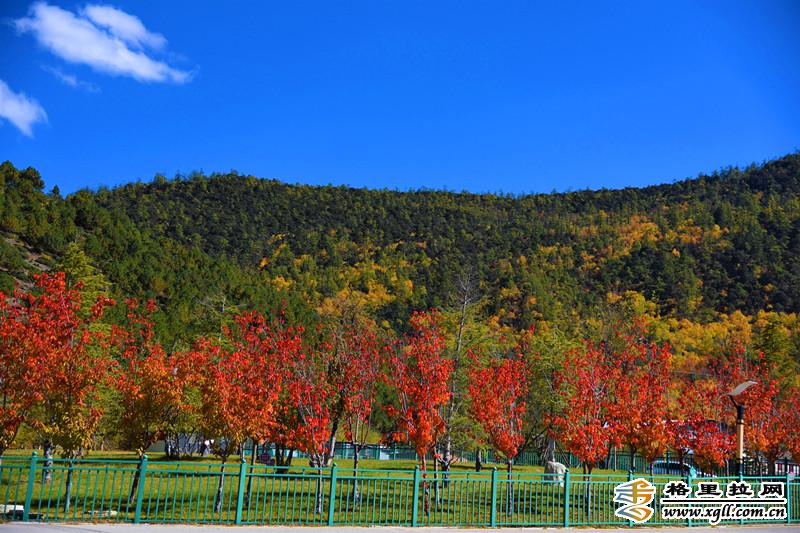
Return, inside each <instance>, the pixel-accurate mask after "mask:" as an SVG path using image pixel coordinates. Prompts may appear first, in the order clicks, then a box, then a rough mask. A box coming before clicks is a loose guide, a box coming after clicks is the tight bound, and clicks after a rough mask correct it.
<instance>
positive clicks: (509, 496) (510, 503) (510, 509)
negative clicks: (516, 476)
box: [506, 459, 514, 518]
mask: <svg viewBox="0 0 800 533" xmlns="http://www.w3.org/2000/svg"><path fill="white" fill-rule="evenodd" d="M506 469H507V470H508V483H506V485H507V487H506V513H507V514H508V517H509V518H511V517H512V516H513V515H514V487H513V483H512V478H513V475H512V470H513V469H514V462H513V461H512V460H511V459H509V460H508V461H506Z"/></svg>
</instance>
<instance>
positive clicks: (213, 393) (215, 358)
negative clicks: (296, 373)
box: [192, 312, 299, 512]
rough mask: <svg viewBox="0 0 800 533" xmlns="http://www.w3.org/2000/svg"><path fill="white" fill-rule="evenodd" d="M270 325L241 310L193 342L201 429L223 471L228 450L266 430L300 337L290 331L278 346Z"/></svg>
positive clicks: (217, 507) (220, 491) (217, 504)
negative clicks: (215, 332)
mask: <svg viewBox="0 0 800 533" xmlns="http://www.w3.org/2000/svg"><path fill="white" fill-rule="evenodd" d="M274 340H275V339H274V336H273V329H272V328H270V327H269V326H268V324H267V323H266V321H265V320H264V318H263V317H262V316H261V315H260V314H258V313H256V312H250V313H244V314H241V315H238V316H237V317H236V319H235V325H234V326H233V327H231V328H225V330H224V336H223V339H222V340H221V341H220V342H214V341H212V340H209V339H203V340H201V341H199V342H198V343H197V345H196V346H195V349H194V352H193V354H192V358H193V360H194V362H195V370H196V372H197V374H196V376H197V381H198V386H199V390H200V415H201V425H202V428H203V433H204V434H205V435H208V436H211V435H213V436H215V437H216V438H215V441H214V446H213V450H214V453H215V454H216V455H217V456H219V457H220V459H221V460H222V467H221V472H224V470H225V463H226V461H227V459H228V457H230V456H231V455H232V454H234V453H237V452H241V451H242V447H243V445H244V443H245V441H246V440H247V439H249V438H253V436H255V435H263V434H266V433H267V431H268V429H267V428H266V427H265V426H266V425H267V424H268V423H269V421H270V420H271V418H272V416H273V411H274V408H275V402H276V400H277V398H278V396H279V394H280V392H281V387H282V384H283V376H284V371H285V370H284V369H285V364H286V361H284V360H283V357H284V356H285V355H286V352H284V351H283V350H288V349H289V346H287V344H288V345H290V346H294V345H295V344H296V343H297V342H299V340H298V339H296V338H294V336H293V335H290V336H289V338H288V340H287V342H286V343H279V345H280V348H278V349H276V348H275V344H274ZM223 490H224V476H222V475H221V476H220V477H219V485H218V487H217V496H216V500H215V504H214V509H215V512H219V511H220V509H221V506H222V495H223Z"/></svg>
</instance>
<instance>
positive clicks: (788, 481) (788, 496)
mask: <svg viewBox="0 0 800 533" xmlns="http://www.w3.org/2000/svg"><path fill="white" fill-rule="evenodd" d="M791 482H792V478H791V476H790V475H789V469H788V467H787V469H786V523H787V524H791V523H792V496H791V494H790V492H789V486H790V484H791Z"/></svg>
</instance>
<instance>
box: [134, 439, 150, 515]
mask: <svg viewBox="0 0 800 533" xmlns="http://www.w3.org/2000/svg"><path fill="white" fill-rule="evenodd" d="M146 474H147V454H146V453H143V454H142V457H141V458H140V459H139V484H138V485H137V486H136V509H135V510H134V511H133V523H134V524H138V523H139V522H141V520H142V501H143V499H144V477H145V475H146Z"/></svg>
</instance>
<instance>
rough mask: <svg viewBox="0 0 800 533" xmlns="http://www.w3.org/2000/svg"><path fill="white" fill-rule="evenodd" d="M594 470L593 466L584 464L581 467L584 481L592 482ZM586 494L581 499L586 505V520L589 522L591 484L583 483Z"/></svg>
mask: <svg viewBox="0 0 800 533" xmlns="http://www.w3.org/2000/svg"><path fill="white" fill-rule="evenodd" d="M593 468H594V465H593V464H587V463H584V465H583V473H584V479H585V480H586V481H587V482H589V481H591V480H592V469H593ZM584 487H585V490H586V494H585V495H584V497H583V499H584V502H585V504H586V518H587V519H588V520H591V507H592V484H591V483H585V484H584Z"/></svg>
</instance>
